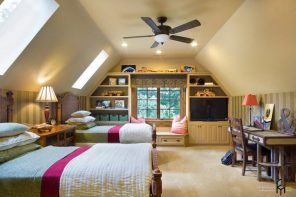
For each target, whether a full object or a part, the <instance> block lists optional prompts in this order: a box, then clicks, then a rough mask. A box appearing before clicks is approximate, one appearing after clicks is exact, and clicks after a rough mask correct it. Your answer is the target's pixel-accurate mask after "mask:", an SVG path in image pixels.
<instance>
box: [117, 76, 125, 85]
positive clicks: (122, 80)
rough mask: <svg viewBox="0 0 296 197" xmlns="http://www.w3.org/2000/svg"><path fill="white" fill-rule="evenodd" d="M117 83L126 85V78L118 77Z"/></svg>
mask: <svg viewBox="0 0 296 197" xmlns="http://www.w3.org/2000/svg"><path fill="white" fill-rule="evenodd" d="M118 85H126V79H125V78H124V77H121V78H118Z"/></svg>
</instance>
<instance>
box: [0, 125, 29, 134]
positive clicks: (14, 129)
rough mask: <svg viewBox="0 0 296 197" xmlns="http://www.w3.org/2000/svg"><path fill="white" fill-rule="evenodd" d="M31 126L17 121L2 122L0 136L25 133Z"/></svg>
mask: <svg viewBox="0 0 296 197" xmlns="http://www.w3.org/2000/svg"><path fill="white" fill-rule="evenodd" d="M28 129H29V127H27V126H26V125H23V124H19V123H15V122H7V123H0V137H9V136H14V135H18V134H21V133H24V132H25V131H27V130H28Z"/></svg>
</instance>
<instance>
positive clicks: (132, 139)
mask: <svg viewBox="0 0 296 197" xmlns="http://www.w3.org/2000/svg"><path fill="white" fill-rule="evenodd" d="M75 141H76V143H77V144H84V143H88V144H89V143H123V144H128V143H151V142H155V141H156V129H155V126H151V125H149V124H146V123H126V124H124V125H100V126H95V127H92V128H89V129H87V130H76V132H75Z"/></svg>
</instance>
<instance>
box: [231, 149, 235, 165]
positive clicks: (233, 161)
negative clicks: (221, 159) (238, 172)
mask: <svg viewBox="0 0 296 197" xmlns="http://www.w3.org/2000/svg"><path fill="white" fill-rule="evenodd" d="M235 163H236V152H235V151H233V156H232V164H231V166H232V167H233V166H234V165H235Z"/></svg>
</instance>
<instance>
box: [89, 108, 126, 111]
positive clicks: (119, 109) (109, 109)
mask: <svg viewBox="0 0 296 197" xmlns="http://www.w3.org/2000/svg"><path fill="white" fill-rule="evenodd" d="M90 110H92V111H128V109H127V108H124V109H121V108H91V109H90Z"/></svg>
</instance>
